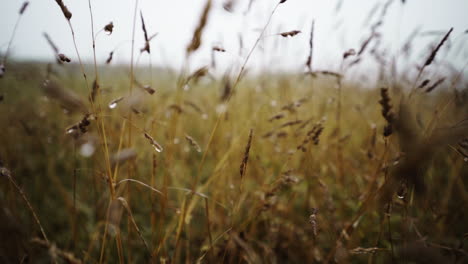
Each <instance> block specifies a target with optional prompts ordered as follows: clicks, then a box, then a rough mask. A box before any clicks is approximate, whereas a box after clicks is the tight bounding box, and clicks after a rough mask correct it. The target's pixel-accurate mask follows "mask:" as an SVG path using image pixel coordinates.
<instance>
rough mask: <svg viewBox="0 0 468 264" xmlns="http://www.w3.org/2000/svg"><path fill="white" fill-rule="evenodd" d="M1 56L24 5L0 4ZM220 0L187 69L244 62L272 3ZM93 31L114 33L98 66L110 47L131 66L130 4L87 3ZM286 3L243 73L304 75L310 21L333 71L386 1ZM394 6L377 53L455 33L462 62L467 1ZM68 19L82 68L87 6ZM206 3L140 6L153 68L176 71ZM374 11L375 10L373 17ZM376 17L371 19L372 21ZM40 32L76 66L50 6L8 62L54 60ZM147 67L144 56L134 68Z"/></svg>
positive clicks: (320, 53) (22, 30) (34, 6)
mask: <svg viewBox="0 0 468 264" xmlns="http://www.w3.org/2000/svg"><path fill="white" fill-rule="evenodd" d="M1 1H2V5H1V6H2V8H1V9H0V22H1V27H0V50H1V51H2V52H4V51H5V49H6V46H7V43H8V41H9V39H10V36H11V33H12V30H13V27H14V24H15V21H16V19H17V17H18V10H19V8H20V7H21V5H22V3H23V1H20V0H1ZM225 1H226V0H213V8H212V11H211V13H210V16H209V20H208V25H207V27H206V29H205V32H204V35H203V42H202V47H201V48H200V50H199V51H198V52H197V53H196V54H194V56H193V58H192V60H191V63H192V65H193V66H194V67H195V66H198V65H206V64H209V63H210V57H211V48H212V46H213V45H217V46H221V47H223V48H225V49H226V50H227V51H228V52H226V53H217V54H216V60H217V63H218V65H220V67H221V68H222V67H224V68H226V67H229V66H230V65H233V63H234V64H236V63H237V64H239V63H240V62H241V61H243V59H242V58H245V56H246V54H247V53H248V50H249V49H250V48H251V47H252V45H253V43H254V42H255V39H256V38H257V37H258V35H259V34H260V31H259V30H260V29H261V28H262V27H263V26H264V25H265V23H266V21H267V20H268V16H269V15H270V13H271V10H272V9H273V8H274V6H275V5H276V3H277V0H254V1H253V4H252V6H251V9H250V11H249V12H248V13H246V10H247V7H248V5H249V0H237V1H234V2H235V4H234V7H233V11H232V12H227V11H225V10H224V9H223V3H224V2H225ZM91 2H92V6H93V14H94V24H95V27H96V31H97V30H99V29H101V28H102V27H104V25H106V24H107V23H108V22H110V21H112V22H113V23H114V25H115V28H114V33H113V34H112V35H110V36H108V35H106V34H100V35H99V36H98V37H97V44H96V49H97V58H98V61H99V62H101V63H104V62H105V60H106V58H107V56H108V54H109V52H110V51H111V50H113V49H114V48H115V47H116V46H119V48H118V49H117V50H116V52H115V54H114V62H113V63H127V62H129V60H130V47H131V44H130V41H129V40H130V39H131V36H132V25H133V10H134V5H135V0H92V1H91ZM339 2H340V1H339V0H288V1H287V2H286V3H284V4H282V5H280V6H279V8H278V9H277V12H276V13H275V15H274V16H273V19H272V22H271V25H270V26H269V27H268V30H267V32H266V36H265V37H264V38H263V40H262V42H261V43H260V45H259V47H258V49H257V50H256V52H255V53H254V54H253V56H252V58H251V62H250V63H249V66H250V67H256V68H259V67H267V68H269V69H283V70H303V65H304V63H305V60H306V58H307V53H308V38H309V31H310V27H311V22H312V20H315V40H314V45H315V47H314V66H315V67H319V68H329V67H336V65H337V61H339V60H340V59H341V56H342V54H343V52H344V51H346V50H347V49H349V48H356V49H357V48H359V46H360V44H361V43H362V41H363V40H364V39H365V38H366V37H367V36H368V35H369V32H370V30H369V26H368V25H367V26H366V25H365V21H366V18H367V17H368V14H369V12H370V11H371V10H372V9H373V7H374V6H376V4H378V3H381V6H382V5H383V2H386V0H385V1H384V0H382V1H380V0H343V1H342V5H341V8H339V10H338V11H337V7H338V3H339ZM405 2H406V3H405V4H403V3H402V1H401V0H394V1H393V2H392V3H391V5H390V6H389V9H388V14H387V17H386V19H385V23H384V25H383V28H382V29H383V30H382V32H383V33H384V34H383V35H384V40H385V41H384V46H386V47H388V48H389V50H392V51H393V52H395V51H397V50H398V48H399V47H401V46H402V45H403V43H404V42H405V40H406V39H407V38H408V37H409V35H410V34H411V32H413V31H414V29H415V28H417V27H421V31H420V32H426V31H441V32H447V31H448V30H449V29H450V27H454V32H453V35H452V37H451V39H453V40H454V41H455V44H456V45H458V46H459V47H460V48H461V49H462V52H461V53H460V55H458V56H457V58H454V57H450V54H449V56H448V57H447V60H454V61H455V60H459V61H463V60H464V61H466V60H467V57H468V56H467V53H468V48H466V46H467V45H466V40H467V38H468V34H462V32H464V31H465V30H467V29H468V19H467V11H468V0H406V1H405ZM64 3H65V5H67V6H68V8H69V9H70V11H71V12H72V13H73V17H72V19H71V23H72V24H73V27H74V29H75V32H76V37H77V45H78V49H79V52H80V53H81V55H82V57H83V59H84V60H85V61H88V62H91V61H92V49H91V28H90V16H89V9H88V1H86V0H64ZM205 3H206V0H170V1H168V0H140V1H139V6H138V11H140V10H141V11H142V12H143V16H144V18H145V20H146V26H147V28H148V31H149V34H150V35H151V34H153V33H156V32H158V33H159V34H158V36H157V37H155V38H154V40H153V41H152V42H151V47H152V54H151V60H152V62H153V64H154V65H169V66H171V67H174V68H179V67H181V64H182V63H183V61H184V56H185V47H186V46H187V44H188V43H189V41H190V39H191V37H192V33H193V30H194V28H195V27H196V24H197V22H198V19H199V17H200V13H201V11H202V8H203V6H204V5H205ZM378 13H380V9H378V10H377V13H376V14H378ZM376 16H378V15H376ZM291 30H301V31H302V32H303V33H302V34H300V35H298V36H296V37H294V38H282V37H279V36H275V35H273V34H275V33H279V32H284V31H291ZM43 32H47V33H48V34H49V35H50V36H51V38H52V39H53V40H54V42H55V43H56V45H57V46H58V47H59V49H60V52H62V53H64V54H66V55H67V56H69V57H70V58H72V60H76V53H75V51H74V48H73V42H72V38H71V34H70V31H69V28H68V25H67V23H66V20H65V18H64V16H63V15H62V13H61V11H60V9H59V7H58V6H57V4H56V2H55V1H54V0H31V1H30V5H29V7H28V9H27V10H26V12H25V14H24V17H23V18H22V20H21V22H20V24H19V27H18V31H17V34H16V37H15V39H14V41H13V43H12V46H11V56H12V57H15V58H19V59H34V60H44V61H53V59H54V57H53V52H52V50H51V48H50V47H49V46H48V44H47V42H46V40H45V39H44V37H43V35H42V34H43ZM239 35H242V38H243V43H244V50H243V51H242V52H241V53H240V52H239ZM442 36H443V35H426V36H424V35H423V36H419V37H418V38H417V39H416V41H417V42H416V43H417V44H419V45H421V51H422V50H423V48H424V45H427V44H428V43H429V42H431V41H438V40H439V39H440V38H441V37H442ZM135 39H136V51H135V52H136V53H138V51H139V49H140V48H141V47H142V46H143V44H144V41H143V33H142V31H141V23H140V18H139V17H138V18H137V31H136V38H135ZM139 63H140V64H141V65H145V64H147V63H148V55H146V54H145V55H143V56H142V57H141V60H140V62H139Z"/></svg>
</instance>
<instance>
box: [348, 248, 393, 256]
mask: <svg viewBox="0 0 468 264" xmlns="http://www.w3.org/2000/svg"><path fill="white" fill-rule="evenodd" d="M379 251H387V249H385V248H377V247H371V248H362V247H357V248H353V249H351V250H350V251H349V253H350V254H351V255H365V254H374V253H377V252H379Z"/></svg>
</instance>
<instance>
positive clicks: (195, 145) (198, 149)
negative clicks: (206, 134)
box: [185, 134, 201, 152]
mask: <svg viewBox="0 0 468 264" xmlns="http://www.w3.org/2000/svg"><path fill="white" fill-rule="evenodd" d="M185 139H186V140H187V142H188V143H189V144H190V145H191V146H192V147H193V148H194V149H195V150H196V151H197V152H201V148H200V145H198V143H197V141H195V139H193V138H192V137H191V136H189V135H187V134H185Z"/></svg>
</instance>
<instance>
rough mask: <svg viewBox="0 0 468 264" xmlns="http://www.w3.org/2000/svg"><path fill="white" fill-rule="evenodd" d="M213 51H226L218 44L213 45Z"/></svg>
mask: <svg viewBox="0 0 468 264" xmlns="http://www.w3.org/2000/svg"><path fill="white" fill-rule="evenodd" d="M213 51H217V52H226V50H225V49H224V48H222V47H219V46H214V47H213Z"/></svg>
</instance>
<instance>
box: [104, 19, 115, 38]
mask: <svg viewBox="0 0 468 264" xmlns="http://www.w3.org/2000/svg"><path fill="white" fill-rule="evenodd" d="M104 31H105V32H106V33H107V34H109V35H110V34H112V32H113V31H114V23H112V21H111V22H109V24H107V25H106V26H105V27H104Z"/></svg>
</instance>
